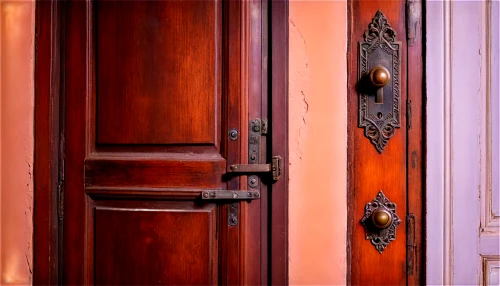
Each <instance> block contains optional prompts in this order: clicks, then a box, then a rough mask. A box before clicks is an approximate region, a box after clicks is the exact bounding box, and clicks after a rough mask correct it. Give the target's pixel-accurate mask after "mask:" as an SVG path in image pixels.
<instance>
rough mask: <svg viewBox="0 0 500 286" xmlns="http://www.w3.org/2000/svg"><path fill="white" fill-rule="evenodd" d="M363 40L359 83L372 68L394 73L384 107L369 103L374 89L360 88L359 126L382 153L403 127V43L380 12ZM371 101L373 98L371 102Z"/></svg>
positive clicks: (360, 44) (386, 91)
mask: <svg viewBox="0 0 500 286" xmlns="http://www.w3.org/2000/svg"><path fill="white" fill-rule="evenodd" d="M363 37H364V41H363V42H360V43H359V74H358V80H359V82H360V83H363V84H364V83H365V81H364V80H363V79H364V78H366V77H367V75H368V74H369V72H370V69H371V68H373V67H374V66H376V65H378V64H381V63H384V64H385V65H386V68H387V69H388V70H389V71H390V73H391V80H390V82H389V84H388V85H387V88H384V90H385V91H384V93H385V95H384V98H386V100H384V103H383V104H378V105H374V104H369V96H371V97H372V98H374V94H375V93H376V91H375V90H374V89H369V88H363V89H359V88H358V92H359V124H358V126H359V127H362V128H363V127H364V129H365V132H364V134H365V136H366V137H367V138H368V139H370V142H371V143H372V144H373V145H374V146H375V149H376V150H377V151H378V152H379V153H382V151H384V148H385V146H386V145H387V143H388V141H389V139H390V138H391V137H393V136H394V134H395V133H396V130H395V129H396V128H399V127H400V112H399V109H400V84H399V81H400V71H399V65H400V49H401V43H400V42H397V41H396V32H395V31H394V29H392V27H391V26H390V24H389V21H388V20H387V19H386V18H385V16H384V14H383V13H382V12H381V11H380V10H379V11H377V13H376V14H375V16H374V17H373V19H372V21H371V23H370V24H369V25H368V29H367V30H366V31H365V32H364V35H363ZM370 100H371V99H370Z"/></svg>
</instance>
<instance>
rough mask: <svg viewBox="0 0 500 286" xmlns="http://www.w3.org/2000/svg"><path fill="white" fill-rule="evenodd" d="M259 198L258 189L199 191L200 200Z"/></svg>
mask: <svg viewBox="0 0 500 286" xmlns="http://www.w3.org/2000/svg"><path fill="white" fill-rule="evenodd" d="M259 198H260V192H259V191H226V190H205V191H203V192H202V193H201V199H202V200H232V201H234V200H256V199H259Z"/></svg>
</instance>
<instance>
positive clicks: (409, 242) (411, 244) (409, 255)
mask: <svg viewBox="0 0 500 286" xmlns="http://www.w3.org/2000/svg"><path fill="white" fill-rule="evenodd" d="M414 268H415V216H414V215H413V214H412V213H409V214H407V215H406V274H407V275H408V276H413V273H414Z"/></svg>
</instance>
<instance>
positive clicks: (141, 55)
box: [94, 0, 222, 145]
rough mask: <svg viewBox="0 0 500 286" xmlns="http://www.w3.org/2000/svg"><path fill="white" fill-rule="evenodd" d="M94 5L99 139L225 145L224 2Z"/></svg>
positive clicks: (128, 142) (109, 3)
mask: <svg viewBox="0 0 500 286" xmlns="http://www.w3.org/2000/svg"><path fill="white" fill-rule="evenodd" d="M94 6H95V10H94V13H95V15H94V19H96V23H95V24H94V25H95V31H96V33H95V34H96V35H95V41H96V43H95V45H96V63H95V66H96V98H97V122H96V125H97V142H98V143H102V144H207V143H211V144H217V145H218V142H217V135H218V132H219V131H218V130H217V128H218V127H219V128H220V120H221V116H220V98H221V96H220V93H221V92H220V90H221V88H220V81H221V57H220V53H221V41H220V40H221V26H222V21H221V14H222V12H221V7H222V5H221V2H220V1H208V0H203V1H96V2H95V4H94Z"/></svg>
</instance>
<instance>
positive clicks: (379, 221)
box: [372, 208, 392, 228]
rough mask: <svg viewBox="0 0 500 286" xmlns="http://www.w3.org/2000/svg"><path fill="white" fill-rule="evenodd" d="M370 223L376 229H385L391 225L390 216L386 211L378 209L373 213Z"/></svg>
mask: <svg viewBox="0 0 500 286" xmlns="http://www.w3.org/2000/svg"><path fill="white" fill-rule="evenodd" d="M372 222H373V225H374V226H375V227H377V228H386V227H388V226H389V225H391V222H392V216H391V214H390V213H389V212H388V211H387V210H385V209H381V208H379V209H376V210H374V211H373V213H372Z"/></svg>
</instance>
